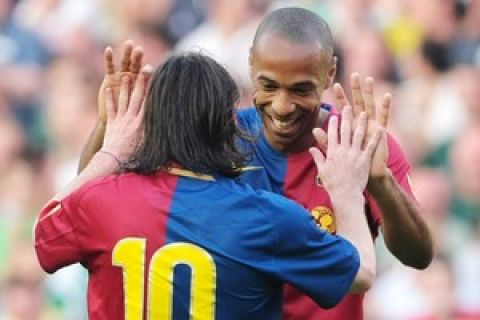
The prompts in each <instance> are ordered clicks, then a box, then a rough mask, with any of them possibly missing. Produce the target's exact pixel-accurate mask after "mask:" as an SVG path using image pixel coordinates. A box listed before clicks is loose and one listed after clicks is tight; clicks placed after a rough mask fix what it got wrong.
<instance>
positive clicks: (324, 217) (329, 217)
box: [311, 206, 336, 234]
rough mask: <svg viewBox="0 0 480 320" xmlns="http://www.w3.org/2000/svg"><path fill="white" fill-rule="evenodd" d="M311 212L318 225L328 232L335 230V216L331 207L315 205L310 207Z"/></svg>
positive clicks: (332, 232)
mask: <svg viewBox="0 0 480 320" xmlns="http://www.w3.org/2000/svg"><path fill="white" fill-rule="evenodd" d="M311 214H312V216H313V218H314V219H315V222H316V223H317V225H318V227H319V228H321V229H323V230H325V231H327V232H328V233H331V234H334V233H335V231H336V225H335V216H334V214H333V211H332V209H330V208H328V207H323V206H319V207H315V208H313V209H312V211H311Z"/></svg>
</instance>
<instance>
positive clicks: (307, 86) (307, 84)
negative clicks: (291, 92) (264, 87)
mask: <svg viewBox="0 0 480 320" xmlns="http://www.w3.org/2000/svg"><path fill="white" fill-rule="evenodd" d="M258 80H259V81H264V82H268V83H270V84H274V85H278V82H276V81H275V80H273V79H270V78H269V77H267V76H264V75H261V76H259V77H258ZM288 87H289V88H290V89H302V90H312V89H314V88H315V84H314V83H313V82H312V81H300V82H295V83H293V84H291V85H289V86H288Z"/></svg>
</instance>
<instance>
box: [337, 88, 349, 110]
mask: <svg viewBox="0 0 480 320" xmlns="http://www.w3.org/2000/svg"><path fill="white" fill-rule="evenodd" d="M333 94H334V95H335V103H336V104H337V108H338V110H339V111H340V112H341V111H342V109H343V107H344V106H346V105H350V103H349V102H348V99H347V95H346V94H345V91H344V90H343V88H342V85H341V84H340V83H338V82H337V83H335V84H334V85H333Z"/></svg>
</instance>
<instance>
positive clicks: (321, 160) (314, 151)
mask: <svg viewBox="0 0 480 320" xmlns="http://www.w3.org/2000/svg"><path fill="white" fill-rule="evenodd" d="M308 151H309V152H310V154H311V155H312V158H313V161H314V162H315V165H316V166H317V170H318V172H322V171H323V166H324V165H325V156H324V155H323V153H322V152H321V151H320V149H318V148H314V147H312V148H309V149H308Z"/></svg>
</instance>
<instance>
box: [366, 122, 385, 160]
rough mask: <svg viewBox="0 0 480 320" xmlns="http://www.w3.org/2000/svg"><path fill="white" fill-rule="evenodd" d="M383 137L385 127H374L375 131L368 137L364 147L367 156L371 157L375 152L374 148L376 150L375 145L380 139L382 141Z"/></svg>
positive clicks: (376, 145)
mask: <svg viewBox="0 0 480 320" xmlns="http://www.w3.org/2000/svg"><path fill="white" fill-rule="evenodd" d="M384 137H385V129H384V128H377V129H375V132H374V133H373V135H372V136H371V137H370V140H369V141H368V144H367V146H366V148H365V153H366V155H367V157H369V158H371V157H373V154H374V153H375V150H377V147H378V145H379V144H380V141H382V139H383V138H384Z"/></svg>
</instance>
